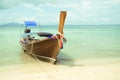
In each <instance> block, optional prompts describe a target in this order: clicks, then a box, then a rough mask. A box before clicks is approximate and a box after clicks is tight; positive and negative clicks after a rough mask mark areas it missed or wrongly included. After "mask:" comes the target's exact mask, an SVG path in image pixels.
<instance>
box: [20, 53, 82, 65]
mask: <svg viewBox="0 0 120 80" xmlns="http://www.w3.org/2000/svg"><path fill="white" fill-rule="evenodd" d="M20 57H21V61H22V62H23V63H38V62H40V63H49V62H50V60H48V59H45V58H40V57H34V56H33V55H29V54H27V53H25V52H21V54H20ZM55 65H67V66H83V65H75V64H74V59H73V58H72V57H71V56H69V55H67V54H66V53H65V52H62V51H61V52H60V53H59V55H58V57H57V61H56V62H55Z"/></svg>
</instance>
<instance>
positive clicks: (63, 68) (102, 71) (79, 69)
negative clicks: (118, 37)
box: [0, 61, 120, 80]
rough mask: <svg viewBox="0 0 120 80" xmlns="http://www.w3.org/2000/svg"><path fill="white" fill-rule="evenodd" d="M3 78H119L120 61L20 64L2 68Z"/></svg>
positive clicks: (86, 79) (82, 79) (45, 79)
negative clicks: (72, 63)
mask: <svg viewBox="0 0 120 80" xmlns="http://www.w3.org/2000/svg"><path fill="white" fill-rule="evenodd" d="M0 79H1V80H28V79H29V80H40V79H42V80H60V79H62V80H75V79H77V80H119V79H120V62H119V61H118V62H116V61H113V62H109V63H103V64H100V63H97V61H96V64H91V65H67V64H66V65H65V64H63V65H62V64H60V63H58V64H57V65H52V64H51V63H46V62H42V61H40V62H39V63H28V64H18V65H13V66H6V67H1V68H0Z"/></svg>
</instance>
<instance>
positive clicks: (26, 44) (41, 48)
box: [20, 11, 67, 63]
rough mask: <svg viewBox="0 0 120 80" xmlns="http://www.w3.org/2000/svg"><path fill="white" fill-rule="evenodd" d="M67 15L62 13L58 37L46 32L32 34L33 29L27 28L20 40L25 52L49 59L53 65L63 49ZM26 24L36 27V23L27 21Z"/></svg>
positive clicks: (64, 12)
mask: <svg viewBox="0 0 120 80" xmlns="http://www.w3.org/2000/svg"><path fill="white" fill-rule="evenodd" d="M66 13H67V12H66V11H61V12H60V20H59V27H58V33H57V34H56V35H53V34H51V33H46V32H35V33H32V32H31V29H28V28H27V27H26V29H25V31H24V37H22V38H21V40H20V44H21V46H22V49H23V51H24V52H25V53H28V54H31V55H33V56H34V57H40V58H45V59H49V60H50V61H51V62H52V63H55V62H56V60H57V55H58V53H59V51H60V49H62V48H63V39H64V35H63V28H64V22H65V18H66ZM25 24H26V26H36V23H35V22H34V21H25ZM33 34H37V35H38V36H39V37H45V38H43V39H35V38H34V37H31V35H33Z"/></svg>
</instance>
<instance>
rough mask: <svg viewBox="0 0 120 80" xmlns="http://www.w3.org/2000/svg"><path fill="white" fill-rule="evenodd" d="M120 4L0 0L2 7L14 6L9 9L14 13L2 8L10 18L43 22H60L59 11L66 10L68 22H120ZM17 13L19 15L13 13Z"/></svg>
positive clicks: (110, 1) (83, 0)
mask: <svg viewBox="0 0 120 80" xmlns="http://www.w3.org/2000/svg"><path fill="white" fill-rule="evenodd" d="M119 5H120V0H69V1H66V0H59V1H57V0H52V1H51V0H3V1H0V9H1V8H2V9H3V8H9V7H10V8H11V7H13V8H14V10H12V9H13V8H11V9H7V10H8V12H10V10H12V11H13V12H14V13H12V11H11V13H9V14H8V13H7V10H6V13H5V12H4V13H2V11H1V10H0V12H1V14H0V15H2V16H6V15H9V16H12V17H13V18H10V19H11V20H12V19H13V20H16V21H22V20H26V19H37V20H38V21H41V22H42V23H43V24H58V23H57V22H58V20H59V19H58V18H59V11H60V10H66V11H68V14H67V20H66V24H83V23H84V24H85V23H86V24H88V23H89V24H93V23H96V24H97V23H98V24H99V23H104V22H106V23H119V18H120V15H119V14H120V11H119V8H120V6H119ZM17 6H20V8H19V9H20V10H17ZM15 13H16V14H18V15H17V16H16V15H13V14H15ZM31 16H32V17H31ZM33 17H34V18H33ZM2 18H4V17H0V19H1V20H3V19H2ZM17 18H19V19H17ZM6 21H7V20H6Z"/></svg>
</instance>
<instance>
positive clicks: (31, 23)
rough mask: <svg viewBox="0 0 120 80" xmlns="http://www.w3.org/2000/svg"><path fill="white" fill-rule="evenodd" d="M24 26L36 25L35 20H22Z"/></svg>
mask: <svg viewBox="0 0 120 80" xmlns="http://www.w3.org/2000/svg"><path fill="white" fill-rule="evenodd" d="M24 23H25V26H37V23H36V22H35V21H24Z"/></svg>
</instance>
